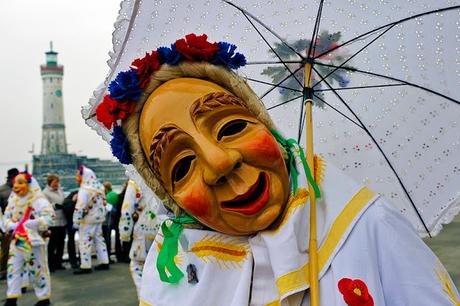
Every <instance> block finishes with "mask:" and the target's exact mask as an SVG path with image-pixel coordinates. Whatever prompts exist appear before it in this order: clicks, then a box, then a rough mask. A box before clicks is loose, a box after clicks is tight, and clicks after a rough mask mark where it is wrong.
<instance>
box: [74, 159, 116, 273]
mask: <svg viewBox="0 0 460 306" xmlns="http://www.w3.org/2000/svg"><path fill="white" fill-rule="evenodd" d="M76 180H77V182H78V183H79V184H80V190H79V191H78V197H77V204H76V205H75V212H74V214H73V223H74V227H78V228H79V236H80V241H79V249H80V269H79V270H76V271H74V274H87V273H91V271H92V270H91V249H92V246H93V243H94V244H95V245H96V254H97V259H98V261H99V265H98V266H96V267H95V269H96V270H108V269H109V256H108V253H107V247H106V244H105V241H104V237H103V236H102V222H104V219H105V214H106V212H105V211H106V205H105V193H104V186H103V185H102V184H101V182H100V181H99V180H98V179H97V178H96V174H95V173H94V172H93V170H91V169H89V168H87V167H85V166H83V165H82V166H80V168H79V170H78V171H77V175H76Z"/></svg>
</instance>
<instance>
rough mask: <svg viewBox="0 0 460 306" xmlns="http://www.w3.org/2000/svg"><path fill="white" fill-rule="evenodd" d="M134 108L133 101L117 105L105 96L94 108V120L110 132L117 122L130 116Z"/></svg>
mask: <svg viewBox="0 0 460 306" xmlns="http://www.w3.org/2000/svg"><path fill="white" fill-rule="evenodd" d="M135 107H136V102H135V101H127V102H123V103H118V102H117V101H115V100H113V99H110V96H109V95H106V96H105V97H104V100H103V101H102V103H101V104H99V105H98V107H97V108H96V118H97V120H98V121H99V122H101V123H102V124H104V126H105V127H106V128H107V129H109V130H110V129H111V128H112V125H113V124H114V123H115V122H117V120H123V119H125V117H126V116H127V115H128V114H130V113H131V112H132V111H133V110H134V108H135Z"/></svg>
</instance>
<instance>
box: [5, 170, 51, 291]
mask: <svg viewBox="0 0 460 306" xmlns="http://www.w3.org/2000/svg"><path fill="white" fill-rule="evenodd" d="M29 180H30V183H29V184H28V185H29V191H28V193H27V194H26V195H25V196H18V195H17V194H15V193H12V195H11V196H10V198H9V199H8V206H7V207H6V209H5V228H6V229H7V230H9V231H13V238H12V241H11V244H10V250H9V258H8V278H7V282H8V291H7V298H8V299H11V298H18V297H20V296H21V287H23V286H24V285H25V284H26V283H27V279H28V278H27V275H24V274H25V273H29V275H30V277H31V281H32V284H33V287H34V290H35V295H36V296H37V298H38V300H47V299H49V298H50V295H51V280H50V275H49V269H48V261H47V252H46V244H47V242H48V241H47V239H45V238H44V237H43V236H42V234H43V233H44V232H46V231H47V229H48V227H49V226H51V225H52V223H53V220H54V217H55V214H54V210H53V207H52V206H51V204H50V203H49V202H48V200H47V199H46V198H45V196H44V195H43V194H42V192H41V190H40V186H39V185H38V183H37V181H36V180H35V179H34V178H33V177H30V178H29ZM21 223H22V225H21ZM20 229H22V234H23V236H22V237H19V236H17V235H16V234H15V233H16V232H17V231H18V230H20Z"/></svg>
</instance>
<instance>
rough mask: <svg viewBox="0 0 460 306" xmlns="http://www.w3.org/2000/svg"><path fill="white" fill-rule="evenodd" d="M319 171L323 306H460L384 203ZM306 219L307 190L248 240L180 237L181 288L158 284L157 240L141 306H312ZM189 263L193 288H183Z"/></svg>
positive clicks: (440, 271) (445, 278)
mask: <svg viewBox="0 0 460 306" xmlns="http://www.w3.org/2000/svg"><path fill="white" fill-rule="evenodd" d="M324 172H325V173H324V176H323V179H324V181H323V182H320V186H321V188H322V198H321V199H318V212H317V213H318V216H317V220H318V246H319V250H318V252H319V254H318V259H319V279H320V283H319V288H320V303H321V305H325V306H334V305H337V306H345V305H349V306H357V305H360V306H372V305H376V306H384V305H388V306H409V305H437V306H443V305H445V306H447V305H460V303H459V297H458V292H457V291H456V289H455V286H454V285H453V284H452V281H451V279H450V277H449V275H448V274H447V272H446V271H445V269H444V267H443V266H442V265H441V263H440V262H439V260H438V259H437V258H436V256H435V255H434V254H433V253H432V252H431V250H430V249H429V248H428V247H427V246H426V245H425V244H424V243H423V242H422V241H421V240H420V238H419V237H418V235H417V233H416V232H415V230H414V229H413V228H412V226H411V225H410V224H409V223H408V221H406V220H405V219H404V218H403V217H402V216H401V215H400V213H399V212H397V211H395V209H394V208H393V207H392V206H391V204H389V203H388V202H387V201H386V200H385V199H384V198H383V197H381V196H379V195H377V194H375V193H373V192H372V191H370V190H369V189H367V188H366V187H361V186H359V185H357V184H356V183H354V182H352V181H351V180H350V179H349V178H348V177H345V175H344V174H343V173H341V172H340V171H338V170H337V169H335V168H334V167H333V166H331V165H328V166H326V169H325V171H324ZM308 220H309V207H308V195H307V191H306V190H305V189H299V190H298V193H297V195H296V197H291V199H290V201H289V203H288V206H287V208H286V210H285V212H284V215H283V217H282V218H281V220H279V222H278V223H277V225H276V226H274V227H273V228H272V229H270V230H265V231H262V232H259V233H257V234H256V235H254V236H250V237H235V236H228V235H224V234H221V233H218V232H215V231H207V230H196V229H184V230H183V232H182V235H181V237H180V240H179V252H178V254H177V255H176V257H175V260H174V261H175V263H176V264H177V266H178V268H179V269H180V270H181V271H182V272H184V274H185V277H184V278H183V279H182V280H181V281H180V282H179V284H169V283H165V282H162V281H161V280H160V278H159V273H158V271H157V268H156V262H157V257H158V253H159V250H160V249H161V247H162V243H163V237H162V234H161V232H159V233H158V235H157V237H156V238H155V241H154V243H155V245H154V247H152V248H151V249H150V252H149V254H148V256H147V260H146V264H145V268H144V274H143V278H142V289H141V303H140V305H142V306H147V305H155V306H163V305H202V306H204V305H232V306H241V305H309V303H310V302H309V291H308V290H307V289H308V288H309V277H308V273H309V272H308V271H309V269H308V241H309V222H308ZM168 222H169V221H168ZM190 264H193V265H194V266H195V267H196V274H197V278H198V282H197V283H196V282H193V281H192V282H189V281H187V273H186V270H187V267H188V266H189V265H190ZM339 283H340V287H339ZM350 299H351V300H350ZM360 299H361V300H360ZM345 300H347V301H348V302H345ZM371 300H372V301H373V303H371ZM350 301H351V302H350ZM357 301H358V302H357ZM359 301H360V302H359Z"/></svg>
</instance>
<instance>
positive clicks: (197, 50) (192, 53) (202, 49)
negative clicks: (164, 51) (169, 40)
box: [176, 33, 219, 61]
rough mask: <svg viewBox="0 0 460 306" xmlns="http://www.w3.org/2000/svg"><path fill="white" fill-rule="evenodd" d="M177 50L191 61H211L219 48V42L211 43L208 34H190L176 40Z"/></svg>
mask: <svg viewBox="0 0 460 306" xmlns="http://www.w3.org/2000/svg"><path fill="white" fill-rule="evenodd" d="M176 50H177V51H178V52H179V53H180V54H182V55H183V56H185V57H186V58H187V59H188V60H190V61H196V60H204V61H209V60H210V59H211V58H213V57H214V54H215V53H216V52H217V51H218V50H219V46H218V45H217V43H210V42H209V41H208V36H207V35H206V34H203V35H200V36H196V35H195V34H193V33H192V34H188V35H186V36H185V39H184V38H182V39H179V40H177V41H176Z"/></svg>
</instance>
